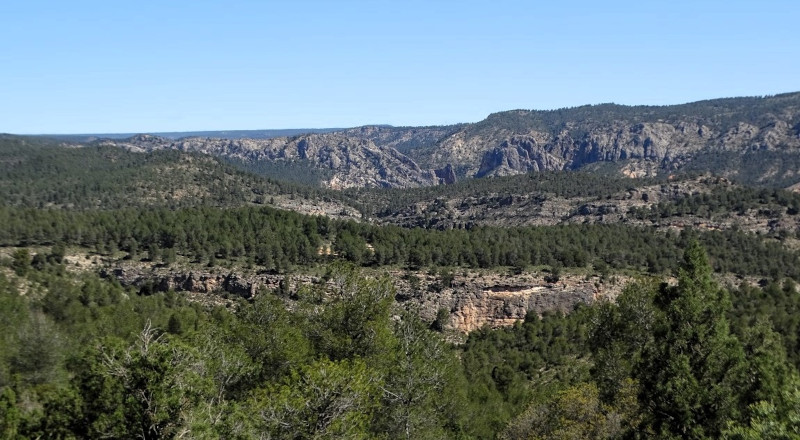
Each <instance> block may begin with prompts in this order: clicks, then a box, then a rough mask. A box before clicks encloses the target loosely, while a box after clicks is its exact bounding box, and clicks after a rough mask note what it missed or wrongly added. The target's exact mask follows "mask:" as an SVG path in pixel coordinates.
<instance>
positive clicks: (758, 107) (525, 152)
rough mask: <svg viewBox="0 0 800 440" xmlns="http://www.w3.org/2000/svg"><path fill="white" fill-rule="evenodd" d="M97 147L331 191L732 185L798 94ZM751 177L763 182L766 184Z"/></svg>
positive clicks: (780, 133)
mask: <svg viewBox="0 0 800 440" xmlns="http://www.w3.org/2000/svg"><path fill="white" fill-rule="evenodd" d="M99 142H100V143H103V144H111V145H117V146H120V147H124V148H128V149H130V150H133V151H150V150H154V149H166V148H170V149H177V150H181V151H193V152H200V153H206V154H213V155H216V156H223V157H229V158H233V159H237V160H240V161H244V162H249V163H257V162H265V161H266V162H270V161H272V162H274V161H283V162H289V163H294V164H298V165H301V166H307V167H309V168H312V169H316V170H324V171H325V172H326V173H327V174H326V176H328V177H326V178H325V181H324V182H323V184H324V185H326V186H328V187H332V188H348V187H403V188H406V187H417V186H428V185H436V184H442V183H452V182H454V181H455V180H456V179H461V178H472V177H486V176H503V175H511V174H520V173H526V172H530V171H545V170H574V169H578V168H582V167H585V166H586V165H590V164H597V163H610V164H619V167H618V169H617V171H618V172H620V173H623V174H625V175H628V176H644V175H653V174H662V173H672V172H674V171H678V170H682V169H685V168H687V167H693V168H692V169H700V170H711V171H715V172H719V173H722V174H726V175H730V176H735V175H736V174H737V173H738V172H739V171H740V168H742V166H743V165H742V163H741V161H740V162H736V161H731V160H730V155H731V154H733V155H742V156H746V157H747V159H746V160H745V161H746V162H756V163H757V162H758V161H759V160H761V158H762V156H764V154H765V152H772V153H775V154H773V156H771V157H772V159H775V160H774V161H773V163H778V164H779V163H781V161H782V160H783V159H782V158H783V157H785V156H786V155H792V157H793V159H792V162H793V163H794V161H797V157H798V156H800V93H789V94H783V95H776V96H771V97H763V98H729V99H717V100H710V101H701V102H695V103H690V104H683V105H674V106H623V105H615V104H602V105H594V106H592V105H589V106H582V107H576V108H570V109H560V110H551V111H534V110H514V111H509V112H502V113H496V114H493V115H490V116H489V117H488V118H486V119H485V120H483V121H481V122H478V123H475V124H462V125H456V126H443V127H388V126H366V127H359V128H353V129H347V130H341V131H338V132H333V133H312V134H305V135H300V136H294V137H281V138H273V139H233V140H226V139H211V138H199V137H192V138H185V139H179V140H171V139H166V138H160V137H156V136H141V135H140V136H135V137H133V138H129V139H125V140H103V141H99ZM721 154H727V155H728V156H727V157H728V159H727V161H726V162H725V163H715V162H714V160H715V157H716V155H721ZM776 154H777V156H775V155H776ZM776 157H777V159H776ZM701 158H702V160H700V159H701ZM765 172H769V170H766V171H765ZM750 174H753V172H750ZM756 174H757V172H756ZM754 178H755V179H756V180H758V179H761V180H763V181H765V183H770V182H772V181H773V180H775V179H773V178H772V177H771V176H768V175H764V176H758V175H756V176H754ZM798 179H800V176H797V175H794V176H792V177H791V178H789V179H788V180H787V179H786V178H784V179H782V180H779V181H780V184H782V185H784V186H788V185H791V184H794V183H797V181H798ZM773 183H774V182H773Z"/></svg>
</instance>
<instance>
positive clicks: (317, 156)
mask: <svg viewBox="0 0 800 440" xmlns="http://www.w3.org/2000/svg"><path fill="white" fill-rule="evenodd" d="M759 102H760V101H759ZM611 109H612V110H614V111H616V112H617V113H619V114H616V115H614V114H612V115H611V116H608V118H611V119H615V118H621V117H623V116H625V117H629V118H631V120H636V118H637V117H639V116H635V115H638V114H639V113H636V112H634V113H633V114H634V116H630V115H628V113H626V112H628V111H633V110H631V109H625V108H617V107H616V106H612V107H611ZM636 111H637V112H638V111H639V110H636ZM591 114H592V113H591V112H589V113H587V115H591ZM604 114H605V113H604ZM587 115H584V117H587V118H588V117H589V116H587ZM626 115H627V116H626ZM573 116H574V115H572V116H571V117H573ZM657 116H658V115H657ZM661 116H663V115H661ZM593 117H598V118H599V116H597V115H595V116H593ZM737 117H738V116H737ZM641 118H644V116H641ZM732 118H733V117H732ZM490 119H497V118H496V117H492V118H490ZM500 119H501V120H502V118H500ZM734 119H735V118H734ZM495 122H496V121H495ZM495 122H493V124H494V123H495ZM665 123H666V122H665ZM598 124H599V125H598V127H600V128H598V130H601V129H603V127H605V125H603V124H611V123H609V122H607V121H605V120H602V121H600V122H598ZM641 124H645V123H644V122H642V123H641ZM737 124H738V122H737ZM530 127H534V125H530ZM530 127H529V128H530ZM536 127H538V126H536ZM484 128H485V127H484ZM470 129H472V130H474V133H473V134H472V135H471V136H483V134H481V133H483V132H482V131H481V130H483V128H481V127H480V126H478V125H472V126H452V127H428V128H394V127H363V128H358V129H351V130H346V131H342V132H336V133H322V134H320V133H316V134H308V135H299V136H294V137H284V138H273V139H266V140H252V139H238V140H225V139H208V138H186V139H180V140H172V139H166V138H161V137H156V136H149V135H140V136H135V137H132V138H128V139H124V140H102V141H97V142H93V143H90V144H88V145H87V144H80V143H71V142H65V141H62V140H49V139H46V138H39V137H17V136H3V137H2V138H0V225H2V227H0V408H2V410H0V432H3V433H4V435H6V434H8V435H11V436H12V437H15V436H16V437H15V438H43V437H58V438H100V437H110V438H133V437H137V436H141V437H146V438H164V437H176V436H181V435H190V436H194V437H200V438H203V437H213V438H217V437H219V438H252V437H257V436H264V435H268V436H270V437H272V438H398V439H399V438H474V439H484V438H485V439H494V438H520V439H522V438H532V437H533V438H564V437H565V435H566V434H565V433H567V434H568V435H566V436H568V437H569V438H635V437H637V436H638V435H639V434H642V433H643V434H644V435H645V436H652V437H656V438H658V437H659V435H649V434H650V433H656V432H660V433H663V434H664V435H663V436H662V437H665V438H680V437H682V436H683V434H684V433H685V432H686V426H691V427H699V428H697V429H700V430H702V433H703V434H704V435H702V436H701V435H698V436H696V438H721V437H722V438H738V437H736V435H738V434H739V433H741V432H749V431H747V430H750V429H751V428H752V427H753V426H756V427H757V426H761V425H759V424H761V423H763V421H764V420H765V418H767V420H768V421H769V423H772V425H770V426H778V427H779V429H795V426H796V423H795V422H796V420H795V418H793V414H795V413H796V409H797V408H800V396H798V395H797V394H796V393H794V394H792V393H790V392H788V391H786V390H794V389H795V388H796V386H795V385H794V384H795V381H796V380H797V379H796V378H797V377H798V376H797V367H798V365H800V350H798V347H800V345H798V334H800V333H798V329H799V328H800V318H798V317H800V313H799V312H798V311H800V296H798V295H797V284H796V282H797V281H798V280H800V251H799V249H800V194H797V193H794V192H791V191H787V190H784V189H780V188H768V187H766V185H767V184H770V185H778V184H779V183H780V185H783V184H786V183H791V182H792V181H793V174H792V173H791V172H789V171H793V170H791V167H792V162H791V161H790V160H789V159H788V158H789V157H791V155H792V154H795V153H792V152H791V151H792V150H791V148H789V147H787V149H786V151H784V150H782V149H780V148H772V147H769V146H768V147H765V149H763V150H758V151H755V152H748V153H746V154H745V155H742V154H741V152H740V151H737V150H735V149H731V150H726V151H725V152H724V154H719V155H717V153H714V152H705V153H702V152H701V153H698V154H697V156H693V157H694V159H692V160H691V161H689V162H687V164H694V166H695V171H686V170H688V169H690V168H691V167H690V166H689V165H687V166H685V167H683V168H681V169H678V170H669V173H659V172H656V171H658V170H660V168H659V166H660V165H658V164H657V163H656V162H655V160H651V159H650V158H645V159H641V160H638V159H630V158H627V157H626V159H625V160H622V159H619V160H617V159H613V158H609V160H606V161H600V162H596V163H590V164H588V165H584V166H582V167H580V169H578V170H561V169H559V170H548V169H540V170H538V171H532V172H527V173H522V171H524V169H522V168H520V169H519V170H518V171H520V174H515V173H516V171H513V172H512V171H511V168H507V169H506V170H505V171H503V172H498V173H496V174H497V175H496V176H495V177H485V178H475V179H471V178H470V179H464V178H462V179H457V178H456V175H457V174H458V173H463V172H464V170H466V169H467V168H465V167H466V165H464V164H459V163H457V162H456V161H451V162H447V163H446V164H445V165H444V166H443V167H442V168H438V169H437V168H423V167H421V166H419V165H417V163H416V162H415V161H414V160H412V159H410V158H409V155H411V156H414V155H416V156H415V157H416V158H417V160H419V161H420V163H424V162H423V161H424V160H429V159H431V157H432V156H428V158H427V159H426V158H425V156H424V155H425V154H426V151H429V148H440V147H442V146H444V145H446V142H445V141H443V140H442V139H445V140H447V139H450V137H452V136H456V135H459V133H461V134H463V133H467V131H468V130H470ZM436 139H438V140H436ZM432 142H433V144H431V143H432ZM431 145H433V146H431ZM731 145H733V144H731ZM120 147H122V148H120ZM626 148H627V147H626ZM400 150H403V151H404V152H405V153H408V155H406V154H404V153H403V152H401V151H400ZM625 151H627V150H625ZM687 151H688V150H687ZM703 151H705V150H703ZM709 151H710V150H709ZM687 154H688V153H687ZM692 154H694V153H692ZM750 155H754V156H753V157H750ZM717 157H720V158H721V157H724V158H726V159H725V160H714V159H715V158H717ZM701 158H704V159H703V160H705V161H706V162H702V161H701ZM753 158H758V159H759V160H761V159H763V158H769V160H771V161H774V163H775V164H776V166H778V165H780V166H778V168H775V169H766V170H760V169H759V166H760V164H764V163H765V162H764V161H763V160H762V161H761V162H759V161H757V160H755V159H753ZM642 163H644V164H650V165H652V167H651V168H652V170H653V172H652V173H649V174H653V175H646V174H648V173H640V172H639V171H638V170H639V169H638V168H636V167H637V166H639V165H641V164H642ZM703 163H707V164H709V165H713V166H715V167H717V168H715V169H714V171H717V172H720V171H725V170H726V169H728V168H727V167H731V168H730V169H735V170H736V171H737V173H738V174H737V176H738V177H740V179H739V181H735V180H733V179H728V178H725V177H721V176H718V175H713V174H712V173H710V172H707V170H705V169H704V168H703V167H702V166H701V165H702V164H703ZM426 166H428V165H426ZM514 170H516V169H514ZM620 171H625V172H627V174H626V173H621V172H620ZM698 171H700V172H698ZM500 174H510V175H507V176H501V175H500ZM640 174H642V175H640ZM490 175H492V174H491V173H488V174H487V176H490ZM266 176H271V177H266ZM765 176H766V178H764V177H765ZM277 177H290V178H291V180H293V181H294V183H287V182H285V181H282V180H279V179H276V178H277ZM301 182H302V183H301ZM746 182H758V183H759V184H760V185H752V184H747V183H746ZM443 183H447V185H442V184H443ZM320 184H321V185H322V186H328V187H329V188H321V187H320ZM333 188H344V189H342V190H336V189H333ZM681 347H691V348H692V349H691V350H687V351H686V352H680V349H681ZM664 359H667V360H669V361H670V362H671V361H672V360H673V359H677V361H680V362H681V363H680V364H678V367H680V368H672V364H671V363H669V362H667V365H666V366H665V362H664ZM677 361H676V362H677ZM675 383H681V384H686V383H688V384H690V385H691V387H692V388H690V389H688V391H687V390H686V389H685V388H680V389H678V390H677V391H675V390H676V388H675V387H674V386H673V385H674V384H675ZM665 395H666V396H667V397H668V399H667V400H664V398H663V396H665ZM716 402H727V403H726V404H725V405H724V406H715V404H716ZM676 408H677V409H676ZM676 411H677V412H679V413H680V414H689V415H691V417H694V418H695V419H696V422H695V421H692V422H691V423H688V424H675V426H668V424H670V423H673V421H674V420H675V416H674V414H675V413H676ZM792 423H795V425H791V428H789V426H790V424H792ZM665 426H667V427H666V428H665ZM776 429H778V428H776ZM145 431H146V432H147V434H146V435H144V434H142V432H145ZM698 432H700V431H698ZM9 433H10V434H9ZM187 433H188V434H187ZM8 435H6V436H8ZM747 438H764V436H759V435H756V434H754V435H753V436H751V437H747Z"/></svg>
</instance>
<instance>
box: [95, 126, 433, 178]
mask: <svg viewBox="0 0 800 440" xmlns="http://www.w3.org/2000/svg"><path fill="white" fill-rule="evenodd" d="M101 143H102V144H104V145H116V146H119V147H122V148H126V149H129V150H131V151H136V152H146V151H154V150H164V149H172V150H179V151H186V152H194V153H203V154H209V155H214V156H221V157H227V158H233V159H238V160H241V161H244V162H250V163H257V162H260V161H285V162H293V163H298V164H304V165H306V166H308V167H310V168H316V169H319V170H325V171H328V172H329V174H330V175H331V177H329V178H328V180H327V181H326V182H324V183H325V185H327V186H329V187H331V188H349V187H416V186H427V185H434V184H437V183H439V178H437V177H436V173H435V171H434V170H423V169H421V168H420V167H419V166H418V165H417V164H416V163H415V162H414V161H413V160H411V159H410V158H409V157H408V156H406V155H404V154H402V153H400V152H398V151H397V150H395V149H394V148H392V147H388V146H383V145H377V144H375V143H374V142H372V141H371V140H368V139H362V138H358V137H351V136H347V135H345V134H342V133H326V134H309V135H304V136H298V137H293V138H273V139H210V138H185V139H179V140H172V139H166V138H161V137H157V136H149V135H139V136H135V137H133V138H130V139H125V140H104V141H102V142H101Z"/></svg>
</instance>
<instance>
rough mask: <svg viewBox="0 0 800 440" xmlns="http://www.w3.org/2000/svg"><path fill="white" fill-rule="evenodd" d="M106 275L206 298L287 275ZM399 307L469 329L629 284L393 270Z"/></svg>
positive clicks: (249, 294)
mask: <svg viewBox="0 0 800 440" xmlns="http://www.w3.org/2000/svg"><path fill="white" fill-rule="evenodd" d="M102 274H103V276H106V277H114V278H116V279H117V280H118V281H119V282H120V283H122V284H123V285H131V286H136V287H139V288H143V289H150V290H152V291H167V290H174V291H177V292H185V293H188V294H194V295H195V297H194V298H195V299H198V300H200V301H207V302H212V303H213V302H216V301H218V300H219V297H218V296H217V294H221V293H227V294H232V295H236V296H240V297H242V298H248V299H249V298H253V297H255V296H256V295H257V294H258V293H259V291H261V289H268V290H274V289H278V288H279V286H280V285H281V282H282V281H283V280H284V276H283V275H275V274H233V273H226V272H222V271H215V270H210V269H209V270H196V271H191V272H181V271H173V270H169V269H166V268H147V267H139V266H119V267H116V268H113V269H108V270H105V271H104V272H103V273H102ZM390 275H391V278H392V279H393V280H394V283H395V289H396V296H395V299H396V301H397V305H398V307H407V308H409V309H412V310H414V311H416V312H418V313H419V314H420V316H421V317H422V318H423V320H427V321H433V320H434V319H435V318H436V315H437V312H438V311H439V310H440V309H444V310H447V311H448V312H449V320H448V322H447V323H446V326H447V327H448V328H450V329H453V330H456V331H459V332H462V333H469V332H471V331H473V330H477V329H479V328H481V327H483V326H490V327H499V326H506V325H513V324H514V323H515V322H517V321H519V320H523V319H525V316H526V315H527V314H528V313H529V312H533V313H536V314H539V315H541V314H542V313H544V312H548V311H556V310H558V311H561V312H565V313H567V312H569V311H571V310H572V309H573V308H574V307H575V306H576V305H577V304H589V303H592V302H594V301H596V300H598V299H601V298H614V297H616V295H617V294H618V293H619V290H620V288H621V286H622V285H623V284H624V283H621V282H620V283H617V284H604V283H600V282H599V280H598V279H597V278H593V279H589V280H586V279H584V278H583V277H570V276H563V277H562V279H561V280H560V281H559V282H556V283H549V282H547V281H545V280H544V278H543V277H542V276H541V275H533V274H521V275H500V274H482V273H467V274H466V275H463V274H462V275H456V276H455V277H454V278H453V280H452V283H451V284H450V285H449V286H441V282H440V280H438V279H437V278H436V277H434V276H430V275H426V274H422V273H419V274H415V275H414V276H415V277H416V278H417V280H418V284H416V285H415V286H413V287H412V286H411V285H410V284H409V282H408V279H407V277H405V276H404V274H403V273H400V272H397V273H391V274H390ZM287 281H288V284H289V285H287V286H285V287H286V288H287V289H288V290H289V291H294V290H296V289H297V287H298V286H300V285H303V284H312V283H319V282H320V280H319V279H318V278H316V277H312V276H307V275H292V276H291V277H290V278H289V279H287Z"/></svg>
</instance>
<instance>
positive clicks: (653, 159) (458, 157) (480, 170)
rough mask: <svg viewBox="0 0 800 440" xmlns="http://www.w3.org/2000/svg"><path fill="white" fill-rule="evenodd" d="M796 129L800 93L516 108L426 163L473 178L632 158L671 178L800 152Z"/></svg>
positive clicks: (452, 138)
mask: <svg viewBox="0 0 800 440" xmlns="http://www.w3.org/2000/svg"><path fill="white" fill-rule="evenodd" d="M798 127H800V93H792V94H785V95H778V96H774V97H767V98H734V99H721V100H714V101H702V102H698V103H692V104H684V105H678V106H665V107H645V106H642V107H626V106H618V105H612V104H605V105H599V106H584V107H578V108H574V109H563V110H555V111H527V110H514V111H510V112H502V113H497V114H494V115H491V116H490V117H489V118H487V119H486V120H484V121H481V122H479V123H477V124H471V125H469V126H465V127H463V128H462V129H461V130H459V131H457V132H455V133H453V134H451V135H449V136H447V137H445V138H443V139H442V140H441V141H440V142H439V143H438V144H437V146H436V148H435V149H434V150H432V151H431V152H429V153H428V156H427V157H426V159H427V162H426V163H428V164H429V165H430V166H433V167H441V166H443V165H444V164H451V165H453V166H455V167H456V168H458V169H461V170H462V172H463V173H464V174H465V175H466V176H475V177H484V176H500V175H509V174H519V173H525V172H529V171H543V170H570V169H577V168H580V167H581V166H583V165H586V164H590V163H595V162H619V161H629V160H638V161H640V163H643V162H648V163H650V164H653V165H654V166H655V169H657V170H662V171H667V172H669V171H671V170H678V169H680V168H681V167H683V166H684V165H685V164H687V163H688V162H690V161H691V160H692V159H693V158H694V157H695V156H696V155H697V154H698V153H702V152H706V153H709V152H710V153H713V152H722V151H725V152H739V153H745V152H753V151H764V150H780V151H794V152H799V151H800V128H798ZM631 172H636V171H635V170H632V171H631Z"/></svg>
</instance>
